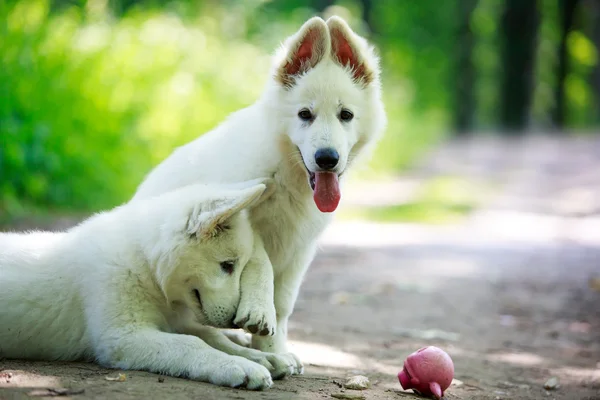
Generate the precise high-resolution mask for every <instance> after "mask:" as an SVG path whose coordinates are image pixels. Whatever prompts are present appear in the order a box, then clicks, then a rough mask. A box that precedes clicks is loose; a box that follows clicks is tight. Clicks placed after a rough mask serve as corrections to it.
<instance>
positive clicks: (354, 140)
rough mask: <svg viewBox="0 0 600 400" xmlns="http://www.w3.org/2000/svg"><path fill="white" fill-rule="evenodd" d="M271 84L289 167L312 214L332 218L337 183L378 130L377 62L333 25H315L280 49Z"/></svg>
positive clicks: (344, 28)
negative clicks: (308, 196) (302, 183)
mask: <svg viewBox="0 0 600 400" xmlns="http://www.w3.org/2000/svg"><path fill="white" fill-rule="evenodd" d="M273 76H274V79H273V82H272V89H273V91H274V93H275V94H274V97H276V101H277V103H276V105H274V106H275V107H277V108H278V113H279V115H280V116H281V118H280V119H281V120H282V121H283V123H284V126H282V127H281V129H282V130H283V131H284V132H285V133H286V135H287V137H288V138H289V142H290V143H289V144H290V146H289V147H291V149H288V150H289V151H291V152H292V153H293V154H294V157H297V158H298V160H292V162H294V163H302V164H304V166H305V170H303V171H302V173H306V177H307V180H306V185H307V187H308V186H310V188H311V189H312V190H313V195H314V200H315V202H316V204H317V206H318V208H319V209H320V210H321V211H323V212H332V211H334V210H335V209H336V207H337V205H338V202H339V199H340V197H341V195H340V189H339V182H338V180H339V177H340V176H341V175H342V174H343V173H344V172H346V170H347V168H348V167H349V165H350V164H351V163H352V162H353V161H354V159H355V158H356V157H357V156H358V155H361V154H362V153H364V152H365V148H366V147H368V145H370V144H373V143H375V142H376V139H377V138H378V137H379V136H380V135H381V133H382V132H383V128H384V127H385V124H386V117H385V111H384V107H383V103H382V101H381V89H380V80H379V65H378V58H377V57H376V56H375V54H374V51H373V48H372V47H370V46H369V45H368V44H367V42H366V40H365V39H363V38H361V37H359V36H358V35H356V34H355V33H354V32H353V31H352V30H351V29H350V27H349V26H348V25H347V24H346V22H345V21H344V20H342V19H341V18H339V17H331V18H330V19H328V20H327V22H325V21H324V20H322V19H321V18H318V17H315V18H311V19H310V20H308V21H307V22H306V23H305V24H304V25H303V26H302V27H301V28H300V30H299V31H298V32H297V33H296V34H295V35H293V36H292V37H290V38H288V39H287V41H286V42H285V43H284V46H283V48H282V49H281V51H280V53H279V54H278V56H277V57H276V62H275V66H274V71H273ZM269 93H270V94H271V93H273V92H269Z"/></svg>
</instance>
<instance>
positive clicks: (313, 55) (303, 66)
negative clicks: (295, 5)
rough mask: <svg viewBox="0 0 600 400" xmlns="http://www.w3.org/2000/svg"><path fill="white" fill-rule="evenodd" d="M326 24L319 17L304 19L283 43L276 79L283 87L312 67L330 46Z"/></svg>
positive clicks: (292, 82)
mask: <svg viewBox="0 0 600 400" xmlns="http://www.w3.org/2000/svg"><path fill="white" fill-rule="evenodd" d="M330 46H331V44H330V38H329V31H328V30H327V24H326V23H325V21H323V20H322V19H321V18H319V17H313V18H311V19H309V20H308V21H306V22H305V23H304V25H302V27H301V28H300V30H299V31H298V32H297V33H296V34H295V35H294V36H292V37H290V38H289V39H288V40H287V41H286V42H285V43H284V45H283V50H282V52H283V53H282V54H283V57H281V60H280V61H279V63H278V67H277V73H276V77H275V78H276V79H277V81H278V82H279V83H281V84H282V85H283V86H285V87H292V86H293V85H294V80H295V77H296V76H298V75H300V74H302V73H304V72H306V71H308V70H309V69H311V68H314V67H315V66H316V65H317V64H318V63H319V62H320V61H321V60H322V59H323V57H325V55H326V54H327V53H328V52H329V48H330Z"/></svg>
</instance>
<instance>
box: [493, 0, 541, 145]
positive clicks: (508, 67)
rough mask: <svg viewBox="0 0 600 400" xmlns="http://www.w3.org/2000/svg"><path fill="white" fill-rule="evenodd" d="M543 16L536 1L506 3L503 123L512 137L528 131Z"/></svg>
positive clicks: (502, 47)
mask: <svg viewBox="0 0 600 400" xmlns="http://www.w3.org/2000/svg"><path fill="white" fill-rule="evenodd" d="M539 23H540V14H539V10H538V9H537V2H536V1H534V0H505V6H504V12H503V14H502V19H501V23H500V29H501V35H502V36H501V57H502V61H501V63H502V77H501V85H502V86H501V89H500V124H501V126H502V127H503V128H504V129H505V130H506V132H507V133H508V134H512V133H519V132H522V131H524V130H525V128H527V123H528V119H529V109H530V107H531V102H532V97H533V82H534V74H533V72H534V64H535V55H536V45H537V32H538V27H539Z"/></svg>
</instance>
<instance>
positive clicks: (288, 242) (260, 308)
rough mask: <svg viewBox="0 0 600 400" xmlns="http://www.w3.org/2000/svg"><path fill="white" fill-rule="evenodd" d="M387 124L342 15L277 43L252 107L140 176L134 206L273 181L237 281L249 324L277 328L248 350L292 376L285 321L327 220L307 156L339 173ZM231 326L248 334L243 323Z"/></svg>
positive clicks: (374, 68) (363, 48) (366, 50)
mask: <svg viewBox="0 0 600 400" xmlns="http://www.w3.org/2000/svg"><path fill="white" fill-rule="evenodd" d="M302 109H308V110H310V111H311V112H312V113H313V114H314V115H315V116H316V117H315V118H314V120H313V121H312V123H310V124H307V123H306V122H305V121H302V120H301V119H299V117H298V112H299V111H300V110H302ZM342 109H347V110H349V111H351V112H352V113H353V114H354V119H353V120H351V121H349V122H348V121H342V120H341V119H340V112H341V110H342ZM385 123H386V117H385V112H384V107H383V103H382V100H381V93H380V80H379V67H378V59H377V58H376V56H375V55H374V53H373V50H372V48H371V47H369V46H368V45H367V43H366V41H365V40H364V39H362V38H361V37H359V36H357V35H356V34H355V33H354V32H352V30H351V29H350V28H349V27H348V25H347V24H346V23H345V22H344V21H343V20H342V19H341V18H338V17H332V18H330V19H329V20H328V21H327V22H325V21H323V20H322V19H321V18H318V17H315V18H312V19H310V20H308V21H307V22H306V23H305V24H304V25H303V26H302V27H301V29H300V30H299V31H298V32H297V33H296V34H295V35H293V36H292V37H290V38H289V39H288V40H287V41H286V42H285V44H284V46H283V48H282V50H281V51H280V52H279V53H278V54H277V56H276V57H275V62H274V66H273V70H272V79H271V80H270V81H269V83H268V85H267V87H266V89H265V91H264V94H263V95H262V96H261V98H259V99H258V101H257V102H256V103H255V104H254V105H252V106H250V107H248V108H245V109H243V110H240V111H238V112H236V113H234V114H232V115H231V116H230V117H229V118H228V119H227V120H226V121H225V122H224V123H223V124H221V125H220V126H218V127H217V128H215V129H214V130H213V131H211V132H208V133H206V134H204V135H203V136H201V137H200V138H198V139H196V140H195V141H193V142H191V143H189V144H187V145H185V146H183V147H180V148H178V149H177V150H176V151H175V152H174V153H173V154H172V155H171V156H170V157H168V158H167V159H166V160H165V161H163V162H162V164H160V165H159V166H158V167H156V168H155V169H154V170H153V171H152V172H151V173H150V174H149V175H148V176H147V177H146V179H145V181H144V182H143V183H142V184H141V185H140V187H139V188H138V191H137V193H136V195H135V196H134V198H133V199H132V202H133V203H135V202H137V201H139V200H141V199H144V198H147V197H149V196H153V195H156V194H161V193H166V192H169V191H172V190H175V189H177V188H180V187H185V186H186V185H190V184H194V183H198V182H203V183H213V182H214V183H219V184H222V183H233V182H240V181H245V180H248V179H256V178H260V177H273V178H274V181H275V189H274V194H273V196H271V197H270V198H269V199H268V200H267V201H265V202H264V203H262V204H260V205H259V206H257V207H255V208H254V209H253V210H252V211H251V212H250V216H251V221H252V224H253V226H254V228H255V229H256V230H257V231H258V232H259V233H260V236H261V238H262V240H263V242H264V246H265V249H266V252H267V254H268V260H267V261H266V263H265V264H264V265H262V266H261V265H259V264H254V265H253V266H252V268H250V267H248V268H246V270H245V271H244V274H243V275H242V280H246V279H248V280H253V281H254V283H253V284H252V285H254V287H255V288H257V290H256V291H254V293H263V294H264V295H263V296H253V297H250V296H244V294H243V293H242V299H241V301H240V308H241V309H243V310H245V312H244V314H247V315H250V316H251V318H252V321H253V323H255V322H254V321H256V320H264V321H268V323H267V325H269V326H275V324H276V326H277V327H276V331H275V335H273V336H257V335H254V336H253V338H252V342H253V343H252V345H253V347H255V348H257V349H260V350H263V351H269V352H275V353H280V354H282V355H285V356H286V357H288V358H287V359H288V360H291V361H292V362H293V363H294V367H295V369H294V372H296V373H301V372H302V369H303V367H302V364H301V363H300V361H299V360H298V359H297V358H295V356H293V355H291V354H289V353H288V347H287V345H286V341H287V340H286V339H287V325H288V324H287V321H288V318H289V317H290V315H291V313H292V310H293V308H294V303H295V301H296V297H297V295H298V290H299V287H300V284H301V281H302V279H303V276H304V274H305V272H306V270H307V267H308V266H309V264H310V263H311V261H312V259H313V257H314V255H315V250H316V242H317V238H318V236H319V235H320V234H321V232H322V231H323V230H324V228H325V227H326V225H327V224H328V222H330V220H331V215H330V214H324V213H321V212H320V211H319V210H318V209H317V207H316V206H315V203H314V201H313V191H312V190H311V187H310V186H309V182H308V176H309V175H308V173H307V170H308V171H310V172H315V171H318V166H317V165H316V163H315V152H316V151H317V150H318V149H320V148H329V147H330V148H334V149H336V150H337V152H338V153H339V155H340V161H339V163H338V165H337V167H336V170H335V172H336V173H338V174H339V175H340V176H341V174H342V173H344V172H345V171H346V170H347V169H348V167H349V166H350V165H351V164H353V163H354V161H355V158H356V157H357V156H359V155H362V154H366V153H368V151H367V149H368V148H370V147H372V146H371V145H373V144H374V143H375V142H376V140H377V138H378V137H379V136H380V134H381V133H382V132H383V129H384V126H385ZM261 268H263V269H264V268H272V269H273V271H274V308H275V311H276V321H274V320H272V319H271V318H272V316H273V315H275V312H274V310H273V297H272V293H273V292H272V289H270V287H271V286H272V285H273V282H272V281H267V280H265V279H263V280H262V281H260V279H259V278H261V277H262V278H264V277H268V276H269V274H266V273H264V272H261V271H260V269H261ZM236 323H237V324H238V325H240V326H242V327H245V328H248V324H247V321H244V320H241V319H239V320H238V321H236ZM215 335H217V334H216V333H215Z"/></svg>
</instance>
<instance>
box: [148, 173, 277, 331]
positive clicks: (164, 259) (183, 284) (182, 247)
mask: <svg viewBox="0 0 600 400" xmlns="http://www.w3.org/2000/svg"><path fill="white" fill-rule="evenodd" d="M270 194H271V191H270V190H266V186H265V184H264V183H258V184H257V183H256V182H250V183H249V185H248V187H246V188H244V187H243V185H238V186H237V187H235V186H231V187H227V188H223V187H219V186H206V185H194V186H191V187H187V188H183V189H180V190H178V191H176V192H174V193H172V195H171V197H170V203H171V204H165V206H166V207H169V208H171V209H173V212H172V213H169V214H170V215H169V216H166V218H167V219H168V220H167V221H164V224H163V226H162V229H161V230H162V233H161V234H160V238H161V239H160V240H158V242H159V243H160V244H159V245H158V246H157V247H156V249H155V250H154V256H153V258H154V259H155V260H156V261H155V265H156V266H157V268H156V270H157V274H156V275H157V282H158V284H159V286H160V287H161V289H162V291H163V293H164V295H165V296H166V298H167V300H168V302H169V303H170V304H171V305H173V306H175V308H182V307H183V308H184V309H186V310H187V311H190V310H191V311H192V313H193V315H194V316H195V319H196V321H197V322H200V323H201V324H205V325H211V326H215V327H220V328H230V327H232V326H233V320H234V319H235V314H236V311H237V307H238V303H239V300H240V293H241V290H242V288H241V287H240V276H241V274H242V271H243V269H244V267H245V265H246V263H247V262H248V260H249V259H250V257H251V256H252V254H253V248H254V232H253V230H252V227H251V225H250V220H249V217H248V211H247V209H249V208H252V207H254V206H256V205H258V204H259V203H261V202H262V201H264V200H265V199H266V198H267V197H269V196H270Z"/></svg>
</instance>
